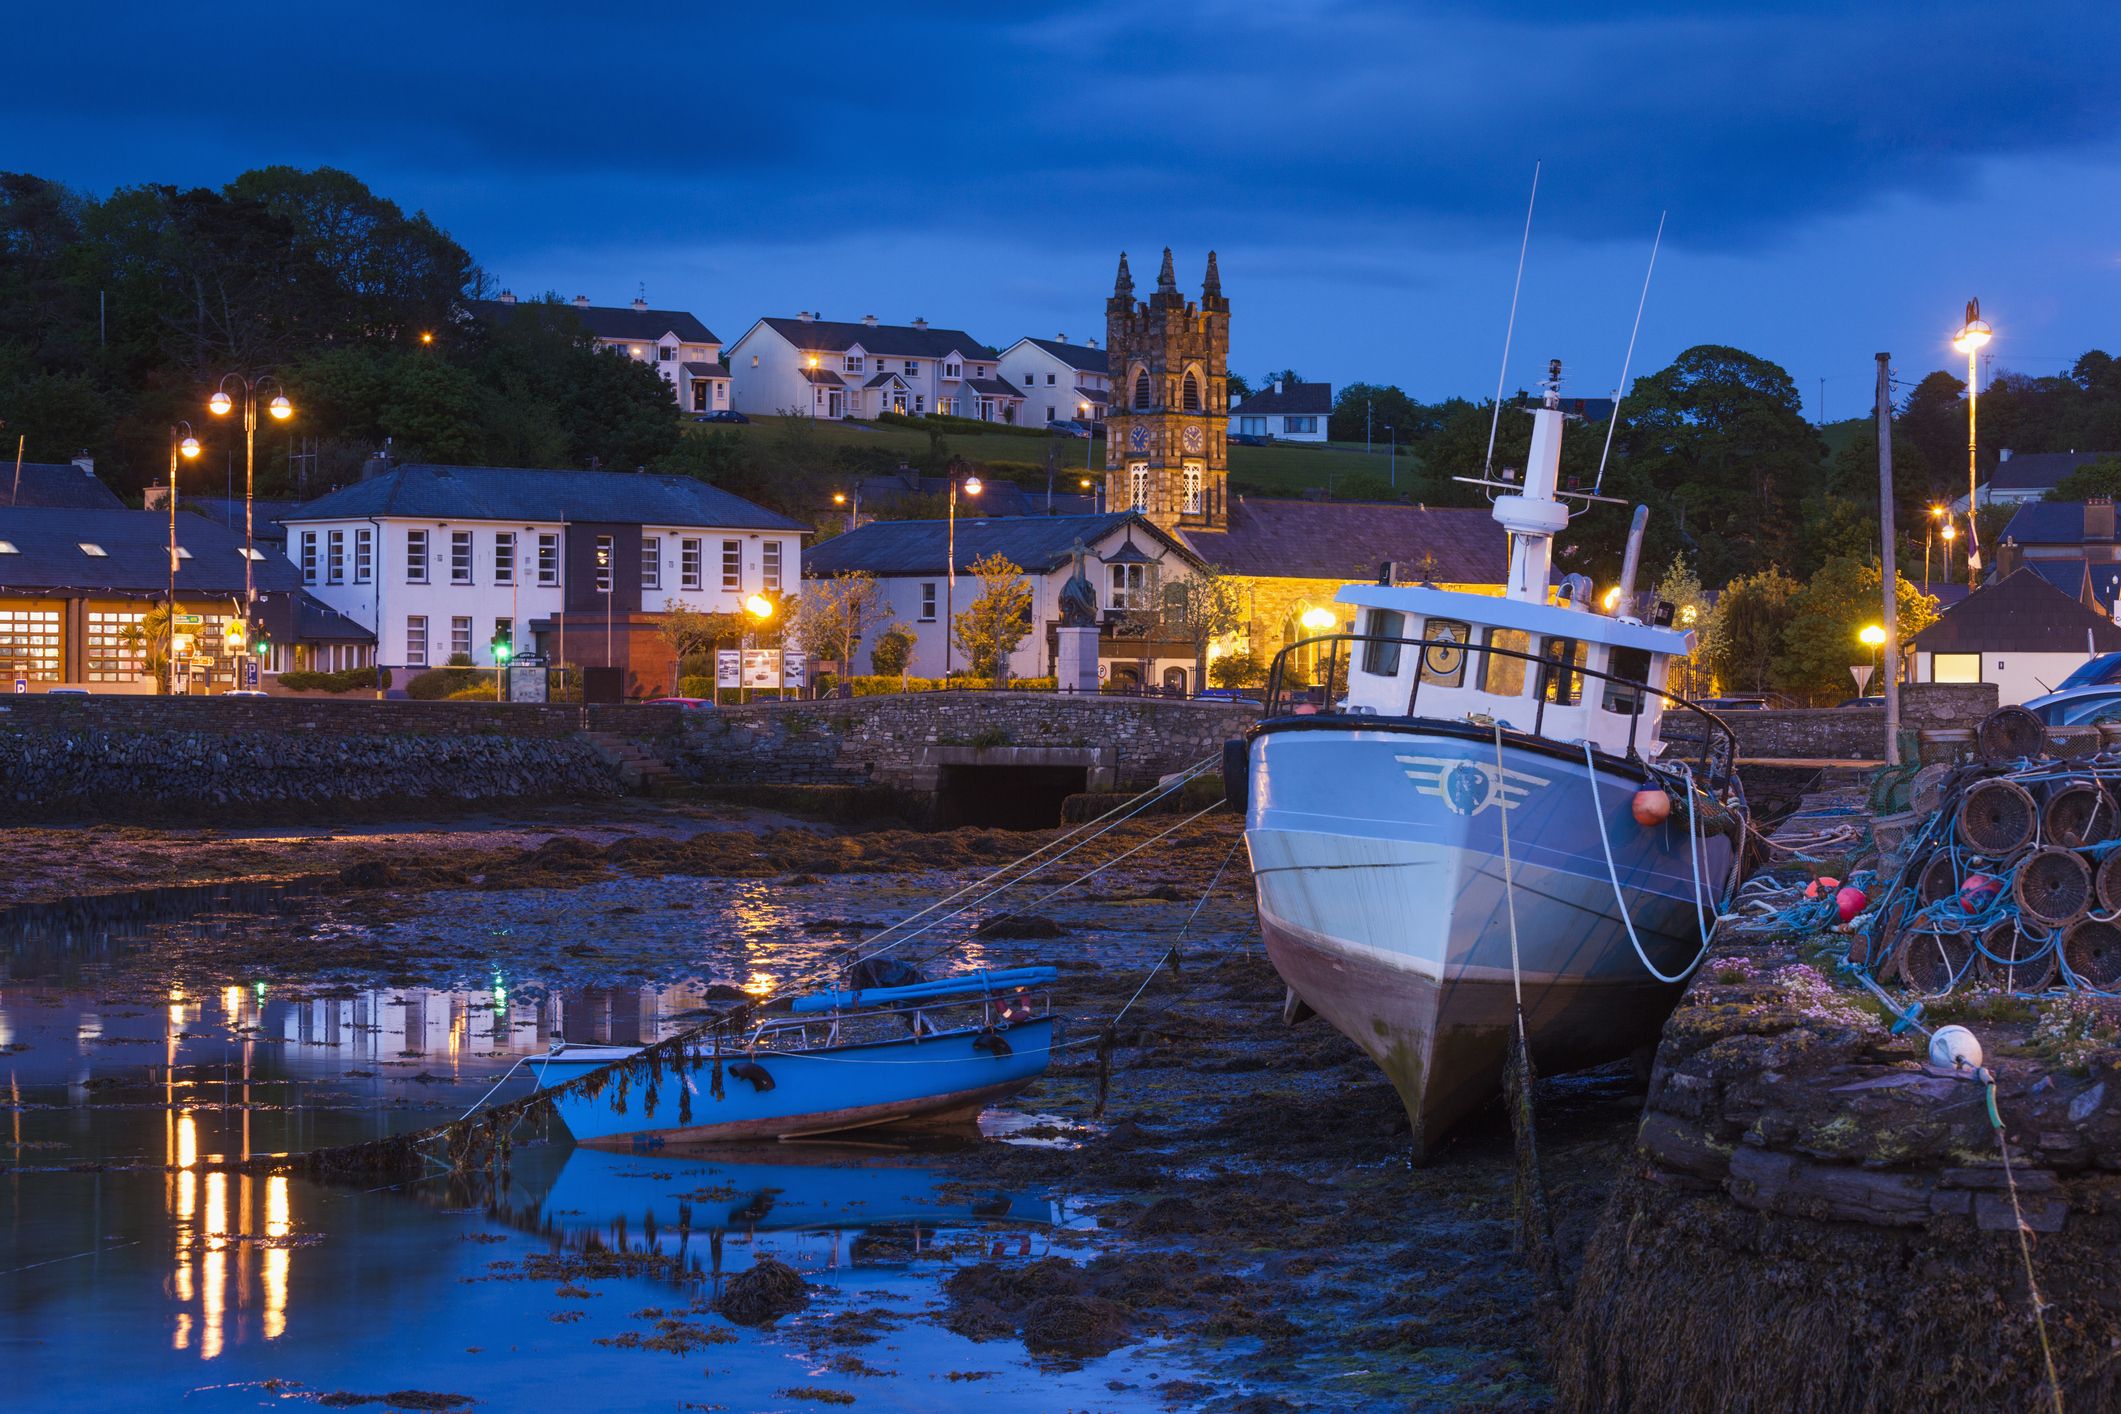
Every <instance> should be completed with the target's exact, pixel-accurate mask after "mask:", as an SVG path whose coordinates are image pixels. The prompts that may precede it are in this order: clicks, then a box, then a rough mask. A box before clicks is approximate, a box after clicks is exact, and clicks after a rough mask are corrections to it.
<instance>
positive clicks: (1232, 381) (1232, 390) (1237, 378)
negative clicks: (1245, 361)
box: [1223, 373, 1252, 403]
mask: <svg viewBox="0 0 2121 1414" xmlns="http://www.w3.org/2000/svg"><path fill="white" fill-rule="evenodd" d="M1223 391H1224V393H1226V394H1227V395H1228V396H1229V399H1230V401H1231V402H1232V403H1237V402H1241V401H1243V400H1244V399H1246V398H1249V397H1251V396H1252V383H1251V380H1249V379H1247V378H1246V377H1245V375H1244V374H1242V373H1232V374H1230V375H1229V376H1228V377H1227V378H1226V379H1225V380H1224V386H1223Z"/></svg>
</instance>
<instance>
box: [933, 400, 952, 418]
mask: <svg viewBox="0 0 2121 1414" xmlns="http://www.w3.org/2000/svg"><path fill="white" fill-rule="evenodd" d="M935 410H936V411H937V412H939V413H941V414H942V415H943V416H944V417H956V416H957V399H956V398H937V399H936V400H935Z"/></svg>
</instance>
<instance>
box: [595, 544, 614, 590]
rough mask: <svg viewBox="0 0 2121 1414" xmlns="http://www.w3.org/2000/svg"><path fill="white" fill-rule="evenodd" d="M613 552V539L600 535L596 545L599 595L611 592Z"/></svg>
mask: <svg viewBox="0 0 2121 1414" xmlns="http://www.w3.org/2000/svg"><path fill="white" fill-rule="evenodd" d="M611 552H612V545H611V537H610V536H608V535H599V536H598V537H597V544H596V557H597V593H599V594H609V593H610V592H611Z"/></svg>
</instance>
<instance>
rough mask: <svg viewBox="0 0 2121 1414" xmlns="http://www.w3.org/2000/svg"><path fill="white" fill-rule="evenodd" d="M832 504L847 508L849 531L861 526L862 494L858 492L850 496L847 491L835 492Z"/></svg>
mask: <svg viewBox="0 0 2121 1414" xmlns="http://www.w3.org/2000/svg"><path fill="white" fill-rule="evenodd" d="M832 504H833V505H835V506H845V507H846V508H847V528H848V529H849V530H853V529H854V528H855V527H856V526H858V525H860V524H861V521H862V493H861V492H859V491H856V492H854V493H853V494H852V495H850V494H848V493H847V492H845V491H835V492H833V493H832Z"/></svg>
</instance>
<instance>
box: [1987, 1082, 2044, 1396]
mask: <svg viewBox="0 0 2121 1414" xmlns="http://www.w3.org/2000/svg"><path fill="white" fill-rule="evenodd" d="M1974 1078H1975V1079H1977V1080H1979V1081H1980V1082H1981V1086H1982V1089H1983V1090H1984V1091H1985V1092H1986V1094H1987V1098H1988V1122H1989V1125H1990V1127H1991V1128H1993V1129H1994V1130H1995V1131H1996V1151H1997V1152H1998V1153H1999V1154H2001V1155H2002V1156H2003V1186H2004V1188H2005V1189H2006V1190H2007V1191H2008V1192H2009V1193H2010V1195H2011V1226H2012V1227H2014V1228H2016V1229H2017V1232H2018V1255H2019V1257H2020V1258H2021V1259H2022V1260H2023V1261H2024V1263H2025V1289H2026V1291H2027V1292H2028V1293H2029V1294H2030V1295H2031V1297H2032V1301H2033V1325H2034V1328H2035V1329H2037V1330H2038V1331H2039V1333H2040V1359H2041V1360H2042V1362H2043V1363H2045V1364H2046V1366H2047V1391H2048V1396H2049V1398H2050V1399H2051V1400H2052V1402H2053V1404H2054V1407H2055V1414H2062V1380H2061V1377H2060V1376H2059V1375H2057V1374H2056V1373H2055V1351H2054V1347H2053V1346H2051V1345H2050V1344H2049V1343H2048V1339H2047V1300H2046V1298H2045V1297H2043V1296H2041V1294H2040V1279H2039V1278H2038V1277H2037V1276H2035V1275H2034V1274H2033V1243H2032V1238H2031V1237H2030V1236H2029V1235H2028V1232H2027V1229H2026V1226H2025V1213H2024V1210H2023V1209H2021V1208H2020V1207H2019V1205H2018V1177H2017V1174H2016V1173H2015V1172H2013V1171H2012V1168H2011V1146H2010V1140H2009V1139H2008V1138H2007V1137H2006V1136H2005V1135H2004V1132H2003V1116H2002V1115H2001V1114H2000V1113H1998V1112H1997V1109H1996V1073H1995V1072H1994V1071H1992V1070H1990V1069H1989V1068H1988V1067H1987V1066H1985V1065H1984V1066H1980V1067H1978V1068H1976V1070H1975V1071H1974Z"/></svg>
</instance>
